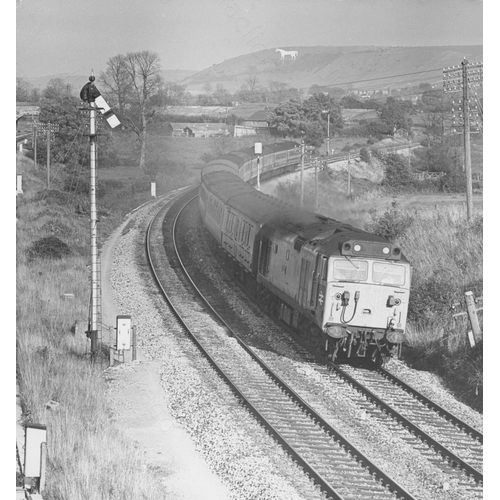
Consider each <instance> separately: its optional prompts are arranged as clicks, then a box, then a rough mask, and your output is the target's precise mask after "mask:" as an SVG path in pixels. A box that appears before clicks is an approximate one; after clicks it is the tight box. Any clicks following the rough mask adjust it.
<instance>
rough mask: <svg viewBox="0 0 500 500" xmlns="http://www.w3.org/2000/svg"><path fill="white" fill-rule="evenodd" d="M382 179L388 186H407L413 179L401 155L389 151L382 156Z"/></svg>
mask: <svg viewBox="0 0 500 500" xmlns="http://www.w3.org/2000/svg"><path fill="white" fill-rule="evenodd" d="M383 161H384V165H385V172H384V180H383V184H384V185H387V186H390V187H408V186H410V185H412V183H413V179H412V177H411V174H410V169H409V167H408V164H407V163H406V162H405V161H404V159H403V157H402V156H401V155H398V154H395V153H391V154H388V155H386V156H385V157H384V160H383Z"/></svg>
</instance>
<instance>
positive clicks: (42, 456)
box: [38, 443, 47, 493]
mask: <svg viewBox="0 0 500 500" xmlns="http://www.w3.org/2000/svg"><path fill="white" fill-rule="evenodd" d="M40 448H41V449H40V488H39V490H38V492H39V493H42V491H43V490H44V489H45V471H46V467H47V443H42V444H41V445H40Z"/></svg>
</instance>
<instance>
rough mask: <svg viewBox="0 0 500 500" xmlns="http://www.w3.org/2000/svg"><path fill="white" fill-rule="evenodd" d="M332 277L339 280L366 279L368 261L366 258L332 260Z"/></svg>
mask: <svg viewBox="0 0 500 500" xmlns="http://www.w3.org/2000/svg"><path fill="white" fill-rule="evenodd" d="M333 279H335V280H339V281H365V280H367V279H368V262H367V261H366V260H357V259H356V260H354V259H345V260H334V261H333Z"/></svg>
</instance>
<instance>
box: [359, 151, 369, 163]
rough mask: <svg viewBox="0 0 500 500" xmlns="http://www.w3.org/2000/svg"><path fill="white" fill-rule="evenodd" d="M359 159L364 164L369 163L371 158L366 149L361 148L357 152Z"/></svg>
mask: <svg viewBox="0 0 500 500" xmlns="http://www.w3.org/2000/svg"><path fill="white" fill-rule="evenodd" d="M359 157H360V159H361V161H364V162H365V163H370V160H371V156H370V151H368V149H367V148H361V149H360V150H359Z"/></svg>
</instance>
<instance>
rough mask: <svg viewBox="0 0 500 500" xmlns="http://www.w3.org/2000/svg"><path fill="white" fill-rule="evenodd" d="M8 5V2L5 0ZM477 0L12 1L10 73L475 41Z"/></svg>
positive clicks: (197, 65) (198, 65)
mask: <svg viewBox="0 0 500 500" xmlns="http://www.w3.org/2000/svg"><path fill="white" fill-rule="evenodd" d="M9 1H12V0H9ZM482 43H483V3H482V1H481V0H141V1H137V0H135V1H130V0H85V1H84V2H82V1H76V0H17V3H16V75H17V76H18V77H23V78H32V77H37V76H47V75H56V74H69V75H71V74H74V75H77V74H79V75H81V74H87V73H89V71H90V70H91V69H93V70H94V72H96V73H98V72H100V71H101V70H104V69H105V66H106V62H107V61H108V60H109V59H110V58H111V57H113V56H115V55H117V54H124V53H126V52H136V51H141V50H150V51H153V52H156V53H158V55H159V56H160V60H161V66H162V68H163V69H184V70H201V69H204V68H207V67H210V66H212V65H213V64H218V63H220V62H223V61H224V60H225V59H229V58H232V57H236V56H239V55H243V54H248V53H251V52H256V51H258V50H262V49H269V48H276V47H293V46H304V45H307V46H313V45H334V46H342V45H392V46H394V45H480V44H482Z"/></svg>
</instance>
